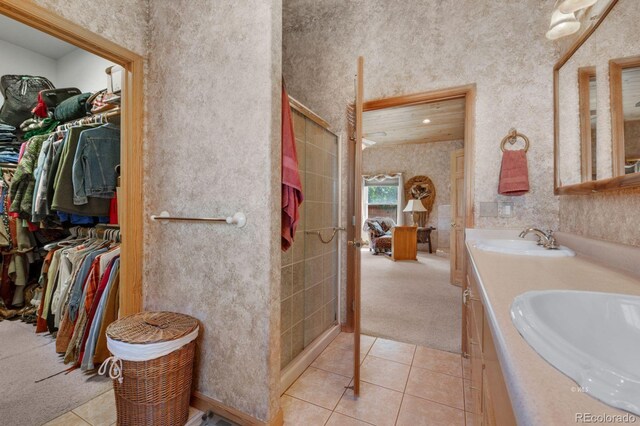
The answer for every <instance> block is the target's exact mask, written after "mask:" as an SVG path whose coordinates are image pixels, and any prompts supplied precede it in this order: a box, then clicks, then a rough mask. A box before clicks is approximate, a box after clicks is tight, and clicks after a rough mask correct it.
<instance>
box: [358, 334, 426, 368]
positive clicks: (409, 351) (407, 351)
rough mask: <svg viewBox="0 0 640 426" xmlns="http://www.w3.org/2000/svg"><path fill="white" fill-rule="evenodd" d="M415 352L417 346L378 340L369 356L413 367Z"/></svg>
mask: <svg viewBox="0 0 640 426" xmlns="http://www.w3.org/2000/svg"><path fill="white" fill-rule="evenodd" d="M415 350H416V345H411V344H409V343H400V342H395V341H393V340H387V339H380V338H378V339H376V341H375V343H374V344H373V346H372V347H371V350H370V351H369V355H373V356H375V357H377V358H384V359H388V360H389V361H396V362H401V363H403V364H408V365H411V361H412V360H413V353H414V352H415Z"/></svg>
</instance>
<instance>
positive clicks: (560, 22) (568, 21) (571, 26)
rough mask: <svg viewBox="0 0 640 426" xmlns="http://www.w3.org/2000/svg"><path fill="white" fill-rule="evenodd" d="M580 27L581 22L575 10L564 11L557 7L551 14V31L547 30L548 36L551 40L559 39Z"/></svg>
mask: <svg viewBox="0 0 640 426" xmlns="http://www.w3.org/2000/svg"><path fill="white" fill-rule="evenodd" d="M579 29H580V22H578V20H577V19H576V16H575V15H574V14H573V12H572V13H562V12H561V11H560V10H559V9H555V10H554V11H553V14H552V15H551V25H549V31H547V34H546V36H547V38H548V39H549V40H557V39H559V38H562V37H566V36H568V35H571V34H573V33H575V32H576V31H578V30H579Z"/></svg>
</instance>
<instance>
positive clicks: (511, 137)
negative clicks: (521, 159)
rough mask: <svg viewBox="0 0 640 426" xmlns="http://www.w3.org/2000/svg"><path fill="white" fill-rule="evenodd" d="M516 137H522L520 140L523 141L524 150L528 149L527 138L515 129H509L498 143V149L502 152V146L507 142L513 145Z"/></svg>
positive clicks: (516, 139)
mask: <svg viewBox="0 0 640 426" xmlns="http://www.w3.org/2000/svg"><path fill="white" fill-rule="evenodd" d="M518 138H522V140H523V141H524V152H527V151H529V138H528V137H526V136H525V135H523V134H522V133H518V131H517V130H516V129H511V130H509V134H508V135H507V136H505V137H504V138H503V139H502V142H501V143H500V149H501V150H502V152H504V147H505V145H506V144H507V142H509V143H510V144H511V145H513V144H515V143H516V142H517V141H518Z"/></svg>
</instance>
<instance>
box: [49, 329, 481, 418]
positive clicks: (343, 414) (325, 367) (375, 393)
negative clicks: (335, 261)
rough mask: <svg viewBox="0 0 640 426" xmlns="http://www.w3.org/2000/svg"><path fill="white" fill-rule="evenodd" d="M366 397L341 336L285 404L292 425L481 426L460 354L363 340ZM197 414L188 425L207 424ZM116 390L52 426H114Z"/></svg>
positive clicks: (349, 340)
mask: <svg viewBox="0 0 640 426" xmlns="http://www.w3.org/2000/svg"><path fill="white" fill-rule="evenodd" d="M360 349H361V351H360V362H361V370H360V371H361V378H362V382H361V385H360V397H359V398H358V399H355V398H354V397H353V392H352V391H351V390H348V389H346V387H347V386H349V385H351V384H352V365H351V362H352V358H351V357H352V353H353V352H352V351H353V334H346V333H341V334H339V335H338V336H337V337H336V338H335V339H334V340H333V342H331V343H330V344H329V346H328V347H327V348H326V349H325V350H324V351H323V352H322V354H320V356H319V357H318V358H316V360H315V361H314V362H313V363H312V364H311V366H309V368H307V370H306V371H305V372H304V373H303V374H302V375H301V376H300V377H299V378H298V379H297V380H296V381H295V382H294V383H293V384H292V385H291V387H290V388H289V389H288V390H287V391H286V392H285V394H284V395H283V396H282V398H281V404H282V408H283V410H284V420H285V423H284V424H285V425H286V426H315V425H320V426H321V425H326V426H352V425H353V426H358V425H364V426H366V425H379V426H386V425H398V426H405V425H406V426H419V425H437V426H440V425H443V426H444V425H452V426H465V421H466V426H473V423H472V422H471V418H470V414H469V413H470V412H471V411H472V407H471V401H470V397H469V396H470V394H471V387H470V381H469V379H470V377H469V366H468V362H467V361H466V360H464V359H462V357H461V356H460V355H457V354H452V353H449V352H443V351H438V350H434V349H430V348H426V347H422V346H416V345H410V344H408V343H400V342H394V341H392V340H387V339H381V338H378V339H376V338H375V337H371V336H362V340H361V348H360ZM201 416H202V412H201V411H199V410H196V409H195V408H191V410H190V413H189V421H188V422H187V426H198V425H200V424H201V423H202V420H201ZM115 421H116V408H115V399H114V395H113V390H110V391H108V392H105V393H103V394H102V395H100V396H98V397H96V398H94V399H92V400H91V401H89V402H87V403H85V404H84V405H81V406H80V407H78V408H76V409H74V410H72V411H70V412H68V413H65V414H64V415H62V416H60V417H58V418H57V419H54V420H52V421H51V422H49V423H47V424H46V426H111V425H114V424H115Z"/></svg>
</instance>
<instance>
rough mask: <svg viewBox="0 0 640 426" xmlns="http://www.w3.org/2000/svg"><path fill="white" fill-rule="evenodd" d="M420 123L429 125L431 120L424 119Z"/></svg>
mask: <svg viewBox="0 0 640 426" xmlns="http://www.w3.org/2000/svg"><path fill="white" fill-rule="evenodd" d="M422 122H423V123H424V124H429V123H431V120H429V119H428V118H425V119H424V120H422Z"/></svg>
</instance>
